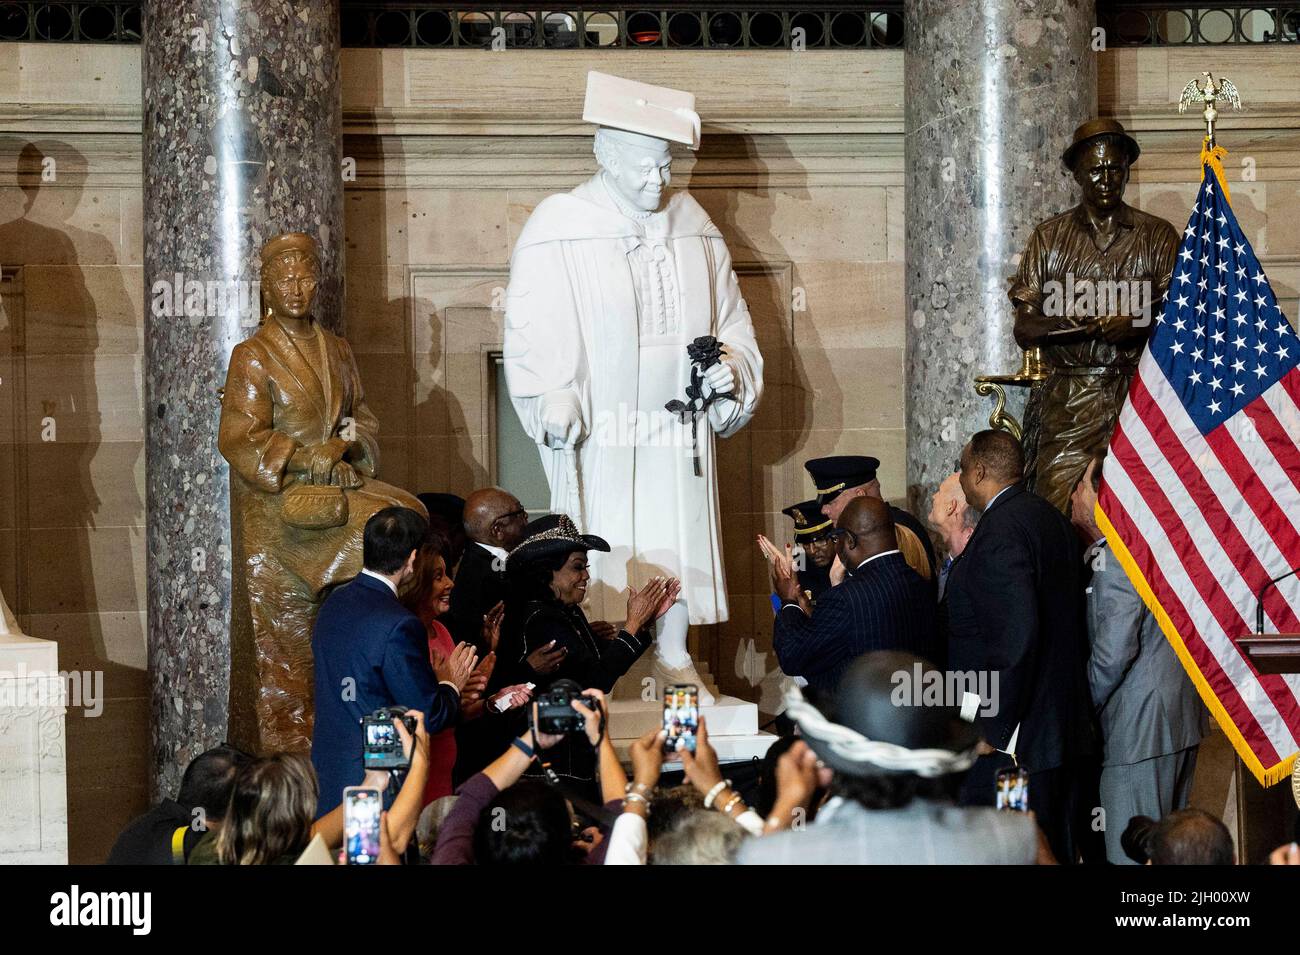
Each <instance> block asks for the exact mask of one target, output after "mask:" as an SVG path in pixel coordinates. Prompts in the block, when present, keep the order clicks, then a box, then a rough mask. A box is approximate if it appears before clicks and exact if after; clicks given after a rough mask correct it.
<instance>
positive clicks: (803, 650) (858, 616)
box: [772, 497, 945, 697]
mask: <svg viewBox="0 0 1300 955" xmlns="http://www.w3.org/2000/svg"><path fill="white" fill-rule="evenodd" d="M832 534H833V536H834V537H835V549H836V553H837V554H838V555H839V558H840V562H841V563H843V564H844V566H845V567H847V568H850V569H849V571H848V574H847V575H846V576H845V578H844V582H843V583H842V584H840V585H839V586H837V587H832V588H831V589H830V590H827V591H826V592H825V593H824V594H822V596H821V598H820V599H819V600H818V601H817V608H816V610H813V609H812V608H811V607H810V606H809V605H808V600H807V597H806V596H805V595H804V593H803V591H802V589H801V588H800V587H799V581H798V578H797V577H794V576H793V575H791V574H788V573H785V572H784V571H783V569H782V568H781V566H780V565H779V563H774V564H773V565H772V584H773V588H774V589H775V590H776V593H777V595H778V596H779V597H780V598H781V609H780V610H778V611H777V614H776V621H775V623H774V625H773V631H772V644H773V647H774V648H775V650H776V656H777V659H778V660H779V661H780V663H781V669H782V670H783V671H784V672H786V673H787V674H789V675H791V676H801V677H803V678H804V679H806V680H807V681H808V683H809V685H810V686H811V687H812V688H813V689H814V690H815V691H816V693H817V694H818V695H819V697H824V695H826V694H830V693H833V692H834V691H835V688H836V686H837V685H838V683H839V681H840V678H841V677H842V676H843V675H844V673H845V671H847V670H848V668H849V664H851V663H852V662H853V661H854V660H855V659H857V658H858V657H859V656H861V655H862V654H864V653H866V652H868V651H869V650H906V651H908V652H910V653H915V654H917V655H918V656H921V657H924V658H925V659H927V660H929V661H930V662H931V663H933V664H935V665H936V666H938V667H942V666H943V665H944V657H945V654H944V652H943V647H942V643H941V641H940V638H939V628H938V625H937V619H936V608H935V603H934V593H933V588H932V585H931V583H930V582H929V581H926V580H924V579H922V577H921V576H920V575H919V574H917V572H916V571H914V570H913V569H912V568H911V567H909V566H908V565H907V561H906V560H904V559H903V555H902V553H901V552H900V551H899V549H898V540H897V538H896V536H895V533H894V518H893V516H892V515H891V514H890V509H889V505H888V504H886V503H885V502H884V501H882V500H880V499H879V498H874V497H857V498H854V499H853V500H852V501H850V502H849V504H848V506H846V507H845V508H844V510H843V511H842V512H840V514H839V517H838V519H837V520H836V522H835V530H834V531H833V532H832Z"/></svg>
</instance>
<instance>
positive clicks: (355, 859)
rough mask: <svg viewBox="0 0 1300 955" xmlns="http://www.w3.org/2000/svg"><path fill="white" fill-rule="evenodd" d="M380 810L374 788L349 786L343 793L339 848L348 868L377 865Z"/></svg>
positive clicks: (379, 796)
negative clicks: (341, 842) (344, 853)
mask: <svg viewBox="0 0 1300 955" xmlns="http://www.w3.org/2000/svg"><path fill="white" fill-rule="evenodd" d="M383 809H384V801H383V796H382V795H381V794H380V792H379V790H378V789H367V788H366V787H364V786H349V787H347V788H346V789H344V790H343V845H344V846H345V847H346V849H347V864H348V865H375V864H376V863H378V862H379V814H380V813H381V812H383Z"/></svg>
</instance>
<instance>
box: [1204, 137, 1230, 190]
mask: <svg viewBox="0 0 1300 955" xmlns="http://www.w3.org/2000/svg"><path fill="white" fill-rule="evenodd" d="M1227 158H1228V151H1227V150H1226V149H1224V148H1223V147H1222V146H1215V147H1214V148H1213V149H1211V148H1210V137H1209V136H1206V137H1205V138H1204V139H1203V140H1201V168H1202V169H1204V168H1205V167H1206V166H1209V167H1210V168H1211V169H1213V170H1214V177H1215V178H1216V179H1218V180H1219V188H1220V189H1222V190H1223V198H1224V199H1226V200H1227V201H1228V204H1229V205H1231V204H1232V193H1230V192H1229V191H1228V174H1227V173H1225V172H1224V171H1223V160H1225V159H1227Z"/></svg>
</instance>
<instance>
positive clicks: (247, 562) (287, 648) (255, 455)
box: [217, 232, 424, 752]
mask: <svg viewBox="0 0 1300 955" xmlns="http://www.w3.org/2000/svg"><path fill="white" fill-rule="evenodd" d="M319 279H320V259H319V254H318V252H317V247H316V242H315V240H314V239H312V238H311V236H308V235H305V234H303V233H300V232H290V233H285V234H284V235H280V236H277V237H276V238H274V239H272V240H271V241H270V242H268V243H266V245H265V246H264V247H263V249H262V283H261V285H262V302H263V321H262V325H261V327H260V328H259V329H258V330H257V332H256V333H255V334H254V335H253V336H252V337H251V338H249V339H247V340H246V341H243V342H241V343H240V344H238V345H236V346H235V349H234V352H233V353H232V354H231V356H230V367H229V370H228V371H227V373H226V387H225V392H224V396H223V398H222V402H221V426H220V431H219V434H218V438H217V446H218V448H219V449H220V451H221V454H222V456H223V457H225V459H226V460H227V461H228V462H229V463H230V511H231V515H230V517H231V520H230V524H231V540H232V545H233V562H232V577H233V581H232V584H233V586H232V592H233V596H232V607H231V625H230V631H231V632H230V729H229V734H228V738H229V739H230V741H231V742H232V743H234V744H235V745H238V746H241V747H243V748H245V749H249V750H252V751H255V752H270V751H278V750H291V751H298V752H304V751H306V750H308V749H309V748H310V746H311V731H312V712H313V710H312V651H311V631H312V625H313V624H314V622H315V619H316V611H317V608H318V607H319V606H320V602H321V601H322V600H323V599H324V596H325V592H326V591H327V589H328V588H329V587H331V586H333V585H335V584H339V583H342V582H344V581H347V580H349V579H351V578H352V577H355V576H356V575H357V574H358V573H359V572H360V570H361V538H362V531H363V529H364V528H365V525H366V521H367V520H369V518H370V517H371V515H373V514H374V513H376V512H377V511H380V510H382V509H383V508H385V507H389V506H391V505H394V504H399V505H402V506H405V507H409V508H411V509H412V510H414V511H418V512H419V513H420V514H424V507H423V506H422V505H421V504H420V502H419V501H418V500H416V499H415V497H414V496H412V495H410V494H408V493H407V492H405V491H403V490H401V489H400V488H396V487H393V486H391V485H388V484H384V483H382V482H380V481H377V480H375V475H376V473H377V472H378V468H379V448H378V443H377V433H378V430H379V422H378V421H377V420H376V419H375V416H374V415H373V414H371V412H370V409H369V408H368V407H367V406H366V398H365V391H364V390H363V388H362V387H361V376H360V374H359V373H358V371H357V363H356V359H355V358H354V357H353V355H352V349H351V347H349V345H348V343H347V341H346V340H345V339H343V338H340V337H339V336H338V335H335V334H333V333H332V332H330V331H329V330H327V329H325V328H322V327H321V326H320V324H319V323H317V322H316V321H314V320H313V318H312V312H311V308H312V302H313V299H314V298H315V292H316V286H317V283H318V282H319ZM345 690H346V688H340V692H344V691H345Z"/></svg>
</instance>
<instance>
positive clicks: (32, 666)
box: [0, 595, 68, 865]
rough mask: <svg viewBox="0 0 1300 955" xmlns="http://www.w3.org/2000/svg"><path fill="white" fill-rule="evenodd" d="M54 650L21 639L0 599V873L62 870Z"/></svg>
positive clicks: (64, 799) (64, 843)
mask: <svg viewBox="0 0 1300 955" xmlns="http://www.w3.org/2000/svg"><path fill="white" fill-rule="evenodd" d="M65 699H66V686H65V684H64V682H63V678H62V677H60V676H59V645H58V644H57V643H55V642H54V641H53V640H40V639H38V638H36V637H29V636H27V635H26V634H23V633H20V632H18V624H17V622H16V621H15V620H14V618H13V615H12V614H11V613H9V608H8V607H7V606H5V603H4V597H3V595H0V865H31V864H44V865H67V862H68V788H67V765H66V755H65V754H66V751H67V747H66V746H65V739H64V729H63V719H64V713H65V707H64V701H65Z"/></svg>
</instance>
